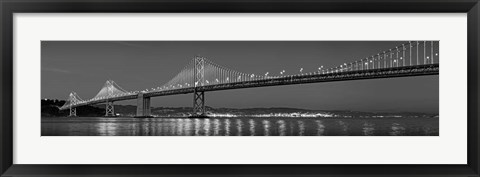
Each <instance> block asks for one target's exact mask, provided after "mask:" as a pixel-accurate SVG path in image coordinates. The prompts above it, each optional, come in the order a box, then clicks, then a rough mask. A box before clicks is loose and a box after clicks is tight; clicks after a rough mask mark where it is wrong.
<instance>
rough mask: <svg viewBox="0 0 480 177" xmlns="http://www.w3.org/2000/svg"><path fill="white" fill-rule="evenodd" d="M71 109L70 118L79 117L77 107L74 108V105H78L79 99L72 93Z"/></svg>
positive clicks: (70, 99) (70, 96)
mask: <svg viewBox="0 0 480 177" xmlns="http://www.w3.org/2000/svg"><path fill="white" fill-rule="evenodd" d="M69 102H70V104H69V106H68V107H69V108H70V115H69V117H77V107H72V104H76V103H77V99H76V97H75V93H74V92H72V93H70V95H69Z"/></svg>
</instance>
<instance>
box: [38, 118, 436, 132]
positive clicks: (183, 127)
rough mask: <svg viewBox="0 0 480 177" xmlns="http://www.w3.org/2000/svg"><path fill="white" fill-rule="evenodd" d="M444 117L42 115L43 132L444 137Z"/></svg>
mask: <svg viewBox="0 0 480 177" xmlns="http://www.w3.org/2000/svg"><path fill="white" fill-rule="evenodd" d="M438 126H439V122H438V118H355V119H352V118H329V119H326V118H317V119H312V118H310V119H305V118H207V119H189V118H103V117H82V118H42V136H425V135H428V136H438V134H439V133H438Z"/></svg>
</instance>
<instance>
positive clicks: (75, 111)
mask: <svg viewBox="0 0 480 177" xmlns="http://www.w3.org/2000/svg"><path fill="white" fill-rule="evenodd" d="M69 117H77V108H72V107H70V115H69Z"/></svg>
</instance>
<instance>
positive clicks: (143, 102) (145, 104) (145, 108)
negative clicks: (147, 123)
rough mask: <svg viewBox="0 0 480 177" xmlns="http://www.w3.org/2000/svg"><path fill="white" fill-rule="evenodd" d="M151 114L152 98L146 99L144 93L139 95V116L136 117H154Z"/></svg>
mask: <svg viewBox="0 0 480 177" xmlns="http://www.w3.org/2000/svg"><path fill="white" fill-rule="evenodd" d="M150 114H151V108H150V97H144V96H143V93H139V94H138V98H137V115H136V116H135V117H139V118H145V117H153V116H151V115H150Z"/></svg>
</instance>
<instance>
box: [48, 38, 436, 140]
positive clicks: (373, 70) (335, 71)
mask: <svg viewBox="0 0 480 177" xmlns="http://www.w3.org/2000/svg"><path fill="white" fill-rule="evenodd" d="M439 45H440V41H424V40H417V41H41V136H440V135H439V60H440V53H439Z"/></svg>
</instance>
